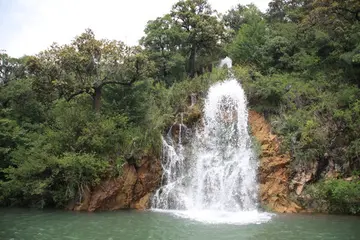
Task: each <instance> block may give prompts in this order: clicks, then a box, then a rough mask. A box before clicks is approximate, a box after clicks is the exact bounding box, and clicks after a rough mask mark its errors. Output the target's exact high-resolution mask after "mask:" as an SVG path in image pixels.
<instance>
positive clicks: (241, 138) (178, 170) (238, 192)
mask: <svg viewBox="0 0 360 240" xmlns="http://www.w3.org/2000/svg"><path fill="white" fill-rule="evenodd" d="M221 65H227V66H228V67H229V68H230V67H231V65H232V64H231V59H229V58H227V59H224V60H223V61H222V62H221ZM231 76H232V75H231ZM200 125H201V126H198V127H197V128H196V129H195V132H194V133H193V134H192V135H191V139H190V140H189V142H188V143H187V144H185V145H183V141H182V137H183V135H184V134H183V133H182V131H184V129H182V126H183V123H182V120H181V122H180V124H178V125H177V126H178V127H177V128H178V131H177V132H178V134H177V135H176V136H177V137H178V140H177V141H174V140H173V137H174V135H172V132H173V129H172V128H171V129H170V131H169V134H168V135H167V138H165V139H163V156H162V161H163V170H164V176H163V185H162V186H161V187H160V188H159V189H158V190H157V192H156V193H155V195H154V197H153V201H152V207H153V209H156V210H158V211H170V212H173V213H175V214H177V215H179V216H182V217H188V218H191V219H195V220H199V221H206V222H213V223H219V222H220V223H221V222H227V223H229V222H230V223H240V224H244V223H253V222H256V223H258V222H263V221H267V220H269V218H270V215H269V214H266V213H260V212H258V211H257V209H258V201H257V194H258V184H257V181H256V172H257V167H258V165H257V159H256V157H255V154H254V152H253V149H252V143H251V138H250V135H249V130H248V112H247V106H246V97H245V93H244V90H243V89H242V87H241V85H240V84H239V83H238V81H237V80H236V79H234V78H233V77H230V79H227V80H225V81H223V82H218V83H216V84H214V85H213V86H211V87H210V89H209V91H208V94H207V98H206V100H205V105H204V117H203V119H202V124H200Z"/></svg>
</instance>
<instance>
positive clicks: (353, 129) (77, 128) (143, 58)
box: [0, 0, 360, 213]
mask: <svg viewBox="0 0 360 240" xmlns="http://www.w3.org/2000/svg"><path fill="white" fill-rule="evenodd" d="M358 13H359V3H358V1H355V0H351V1H338V0H332V1H327V0H326V1H325V0H314V1H309V0H299V1H285V0H272V1H271V2H270V3H269V9H268V11H267V12H266V13H261V12H260V11H259V9H257V8H256V7H255V6H254V5H252V4H251V5H246V6H243V5H238V6H236V7H234V8H232V9H230V10H229V11H228V12H227V13H226V14H225V15H223V16H222V19H220V18H219V16H218V15H217V13H216V11H215V10H213V9H212V8H211V6H210V4H209V2H208V1H207V0H196V1H191V0H180V1H178V2H177V3H175V4H174V5H173V7H172V9H171V10H170V11H169V13H168V14H166V15H164V16H162V17H159V18H156V19H155V20H152V21H149V22H148V23H147V25H146V28H145V30H144V32H145V36H144V37H143V38H142V39H141V40H140V44H141V46H135V47H129V46H126V45H125V44H124V43H123V42H121V41H117V40H109V39H97V38H96V37H95V34H94V32H93V31H91V30H90V29H87V30H85V32H83V33H82V34H80V35H78V36H76V37H75V38H74V39H73V40H72V41H71V42H70V43H69V44H65V45H58V44H53V45H52V46H50V47H49V48H48V49H47V50H44V51H42V52H40V53H39V54H37V55H35V56H25V57H23V58H20V59H16V58H11V57H10V56H8V55H7V54H6V53H4V52H1V54H0V107H1V109H0V202H1V204H3V205H24V206H31V205H33V206H38V207H45V206H64V205H66V204H67V203H68V202H69V201H78V200H80V199H81V197H82V193H83V192H84V191H85V190H86V188H89V187H92V186H94V185H96V184H98V183H99V181H100V180H101V179H103V178H105V177H109V176H110V177H111V176H119V175H120V174H121V166H122V165H123V164H124V163H125V162H128V163H130V164H133V163H134V162H136V160H137V159H139V158H141V157H142V156H144V155H152V156H157V157H158V156H159V155H160V150H161V138H160V136H161V134H162V133H163V132H164V131H165V130H166V129H167V128H168V127H169V126H170V125H171V124H173V123H174V122H176V121H179V116H183V120H184V121H185V122H186V123H187V124H189V125H192V124H194V123H195V122H196V121H197V120H198V119H199V118H200V117H201V109H202V104H203V98H204V97H205V95H206V92H207V90H208V88H209V86H210V85H211V84H213V83H215V82H217V81H221V80H224V79H226V78H228V77H229V76H228V71H227V70H224V69H215V68H214V66H215V65H216V64H217V63H218V61H219V59H220V58H221V57H223V56H225V54H228V55H229V56H230V57H231V58H232V59H233V63H234V65H235V66H234V68H233V73H234V75H235V77H236V78H237V79H238V81H239V82H240V83H241V84H242V86H243V87H244V89H245V92H246V94H247V99H248V103H249V107H251V108H252V109H255V110H256V111H258V112H261V113H264V115H265V117H266V118H267V119H268V120H269V121H270V123H271V125H272V130H273V132H274V133H276V134H277V135H278V136H279V137H280V138H281V140H282V148H283V149H282V150H284V151H289V152H290V154H291V157H292V162H291V168H292V170H293V171H297V170H298V169H306V167H307V166H309V165H311V164H313V163H314V162H317V163H319V166H321V168H319V171H318V172H317V173H316V179H314V181H317V180H318V179H319V178H321V177H322V176H323V175H324V172H322V171H324V169H326V164H327V162H329V161H330V160H331V161H332V162H334V164H336V166H340V167H339V168H340V170H339V171H340V172H341V176H343V177H348V176H351V175H354V174H356V173H358V172H359V171H360V161H359V159H360V138H359V135H358V133H359V132H360V100H359V99H360V90H359V86H360V77H359V76H360V55H359V50H360V45H359V39H360V20H359V14H358ZM191 95H194V96H196V98H197V103H196V105H195V106H192V107H191V108H190V107H189V105H190V101H191ZM316 186H319V187H318V190H317V192H318V195H317V196H318V199H319V201H320V202H321V201H325V202H326V203H327V204H330V206H331V209H332V211H334V212H347V213H358V212H359V208H358V205H356V204H357V203H355V202H356V201H355V200H354V199H356V197H358V196H359V195H358V194H359V193H358V192H359V189H358V186H359V182H358V181H352V182H347V181H343V180H341V179H338V180H332V181H329V182H321V183H319V184H318V185H314V187H316ZM345 196H346V198H345Z"/></svg>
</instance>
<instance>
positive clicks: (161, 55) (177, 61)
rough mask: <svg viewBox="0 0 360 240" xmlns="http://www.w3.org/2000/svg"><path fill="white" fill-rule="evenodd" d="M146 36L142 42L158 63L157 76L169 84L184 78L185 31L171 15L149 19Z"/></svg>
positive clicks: (152, 58)
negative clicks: (183, 48) (182, 51)
mask: <svg viewBox="0 0 360 240" xmlns="http://www.w3.org/2000/svg"><path fill="white" fill-rule="evenodd" d="M144 32H145V34H146V36H145V37H143V38H142V39H141V40H140V43H141V44H142V45H143V46H144V47H145V48H146V50H147V52H148V53H149V58H150V59H151V60H152V61H154V62H155V64H156V76H155V77H156V78H157V79H159V80H162V81H165V82H166V83H167V84H168V85H170V84H172V83H173V82H174V81H175V80H176V79H181V78H183V74H184V72H185V67H184V64H185V58H184V57H183V56H182V55H181V46H182V39H183V38H184V37H186V36H184V32H183V31H181V29H180V28H179V26H178V25H176V24H174V21H173V20H172V18H171V16H170V15H169V14H168V15H165V16H164V17H159V18H157V19H155V20H153V21H149V22H148V23H147V26H146V28H145V31H144Z"/></svg>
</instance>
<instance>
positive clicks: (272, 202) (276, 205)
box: [249, 111, 301, 213]
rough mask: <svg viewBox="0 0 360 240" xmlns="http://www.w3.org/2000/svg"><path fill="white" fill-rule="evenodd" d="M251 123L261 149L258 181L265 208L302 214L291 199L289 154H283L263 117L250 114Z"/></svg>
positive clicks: (251, 112)
mask: <svg viewBox="0 0 360 240" xmlns="http://www.w3.org/2000/svg"><path fill="white" fill-rule="evenodd" d="M249 123H250V126H251V131H252V135H253V136H254V137H255V138H256V139H257V141H258V142H259V144H260V148H261V149H260V167H259V182H260V200H261V203H262V205H263V206H264V207H265V208H268V209H269V210H272V211H275V212H280V213H294V212H298V211H300V210H301V207H299V206H298V205H297V204H296V203H294V202H293V201H291V200H290V199H289V168H288V165H289V163H290V156H289V154H283V153H281V152H280V142H279V140H278V138H277V137H276V136H275V135H274V134H272V133H271V128H270V125H269V124H268V123H267V122H266V120H265V118H264V117H263V116H262V115H260V114H258V113H256V112H254V111H249Z"/></svg>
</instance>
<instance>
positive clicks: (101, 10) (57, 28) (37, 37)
mask: <svg viewBox="0 0 360 240" xmlns="http://www.w3.org/2000/svg"><path fill="white" fill-rule="evenodd" d="M175 2H177V0H0V51H1V50H5V51H6V53H7V54H9V55H10V56H13V57H21V56H23V55H25V54H26V55H33V54H36V53H38V52H40V51H41V50H44V49H46V48H47V47H49V46H50V45H51V44H52V43H53V42H57V43H59V44H66V43H69V42H70V41H71V40H72V39H73V38H74V37H75V36H76V35H79V34H81V33H82V32H84V30H85V29H86V28H91V29H92V30H93V31H94V32H95V35H96V37H97V38H107V39H116V40H121V41H123V42H125V43H126V44H128V45H136V44H137V43H138V40H139V39H140V38H141V37H142V36H143V35H144V33H143V31H144V28H145V25H146V23H147V21H149V20H152V19H155V18H157V17H160V16H163V15H164V14H166V13H169V12H170V9H171V6H172V5H173V4H174V3H175ZM209 2H210V4H211V5H212V7H213V9H216V10H217V11H218V12H221V13H224V12H226V11H227V10H229V9H230V8H231V7H233V6H235V5H236V4H238V3H240V4H249V3H251V2H252V3H254V4H255V5H257V6H258V7H259V8H260V9H261V10H262V11H265V10H266V8H267V5H268V2H269V0H209Z"/></svg>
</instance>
